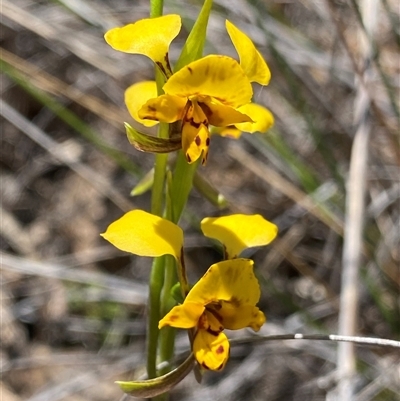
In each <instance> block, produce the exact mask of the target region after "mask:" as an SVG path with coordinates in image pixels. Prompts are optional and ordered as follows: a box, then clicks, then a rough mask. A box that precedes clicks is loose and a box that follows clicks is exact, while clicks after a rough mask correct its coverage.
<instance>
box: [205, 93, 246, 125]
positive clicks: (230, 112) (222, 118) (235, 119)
mask: <svg viewBox="0 0 400 401" xmlns="http://www.w3.org/2000/svg"><path fill="white" fill-rule="evenodd" d="M199 105H200V107H201V108H202V109H203V111H204V113H205V115H206V116H207V119H208V122H209V123H210V124H211V125H214V126H215V127H225V126H227V125H233V124H237V123H252V122H253V120H252V119H251V118H250V117H249V116H248V115H246V114H245V113H244V112H241V111H239V109H238V110H236V109H234V108H233V107H231V106H225V105H224V104H221V103H216V102H213V101H212V100H211V99H205V100H203V101H201V102H199Z"/></svg>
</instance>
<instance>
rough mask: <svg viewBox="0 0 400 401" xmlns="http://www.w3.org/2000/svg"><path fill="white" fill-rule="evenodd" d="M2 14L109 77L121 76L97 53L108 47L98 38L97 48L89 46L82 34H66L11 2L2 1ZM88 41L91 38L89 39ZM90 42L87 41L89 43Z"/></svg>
mask: <svg viewBox="0 0 400 401" xmlns="http://www.w3.org/2000/svg"><path fill="white" fill-rule="evenodd" d="M1 14H2V15H3V16H5V17H7V18H9V19H10V20H12V21H14V22H16V23H17V24H20V25H21V26H23V27H25V28H27V29H29V30H31V31H32V32H34V33H36V34H37V35H39V36H42V37H43V38H45V39H47V40H49V41H54V40H56V41H58V42H60V43H61V44H62V45H63V46H65V47H66V48H67V49H69V50H70V51H71V52H72V53H74V54H75V55H76V56H77V57H79V58H81V59H82V60H84V61H86V62H87V63H89V64H91V65H93V66H94V67H96V68H98V69H99V70H101V71H104V72H105V73H107V74H108V75H110V76H112V77H119V76H120V75H121V74H120V71H119V70H118V69H117V68H116V67H115V64H113V63H110V62H108V60H107V59H105V58H104V56H101V55H100V54H99V52H98V51H96V47H98V46H104V47H105V46H106V45H105V44H104V43H101V42H100V40H99V38H96V41H97V44H96V46H94V45H93V44H92V45H89V44H88V43H86V42H85V40H82V39H83V37H82V36H83V34H82V32H81V33H80V35H79V36H78V35H75V34H74V32H73V31H71V30H69V31H65V32H64V31H62V28H61V27H60V26H57V27H56V26H53V25H52V24H51V23H49V22H48V21H45V20H43V19H41V18H39V17H37V16H35V15H33V14H32V13H29V12H28V11H25V10H24V9H23V8H21V7H19V6H18V5H17V4H15V3H12V2H10V1H9V0H2V5H1ZM86 39H89V38H88V37H87V38H86ZM88 41H89V40H87V42H88Z"/></svg>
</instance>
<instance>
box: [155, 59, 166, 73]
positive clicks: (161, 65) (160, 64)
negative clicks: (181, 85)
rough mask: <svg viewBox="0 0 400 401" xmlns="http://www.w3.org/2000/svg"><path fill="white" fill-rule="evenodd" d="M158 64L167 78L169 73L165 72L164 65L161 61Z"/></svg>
mask: <svg viewBox="0 0 400 401" xmlns="http://www.w3.org/2000/svg"><path fill="white" fill-rule="evenodd" d="M156 64H157V65H158V67H159V68H160V70H161V71H162V73H163V74H164V76H167V71H165V68H164V66H163V64H162V63H161V62H160V61H157V62H156Z"/></svg>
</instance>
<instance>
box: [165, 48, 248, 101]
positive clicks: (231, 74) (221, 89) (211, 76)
mask: <svg viewBox="0 0 400 401" xmlns="http://www.w3.org/2000/svg"><path fill="white" fill-rule="evenodd" d="M163 89H164V91H165V93H169V94H170V95H176V96H182V97H194V96H199V95H202V96H211V97H213V98H215V99H216V100H217V101H219V102H221V103H222V104H225V105H227V106H232V107H234V108H237V107H239V106H241V105H243V104H246V103H249V102H250V100H251V97H252V95H253V89H252V87H251V84H250V81H249V80H248V78H247V76H246V75H245V73H244V72H243V69H242V68H241V67H240V65H239V64H238V62H237V61H236V60H234V59H233V58H231V57H228V56H216V55H211V56H207V57H203V58H201V59H199V60H196V61H194V62H193V63H190V64H188V65H187V66H185V67H183V68H182V69H180V70H179V71H178V72H176V73H175V74H174V75H172V77H171V78H170V79H169V80H168V81H167V83H166V84H165V85H164V87H163Z"/></svg>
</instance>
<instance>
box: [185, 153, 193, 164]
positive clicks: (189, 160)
mask: <svg viewBox="0 0 400 401" xmlns="http://www.w3.org/2000/svg"><path fill="white" fill-rule="evenodd" d="M186 160H187V161H188V162H189V163H191V162H192V159H191V158H190V156H189V155H188V154H187V153H186Z"/></svg>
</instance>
